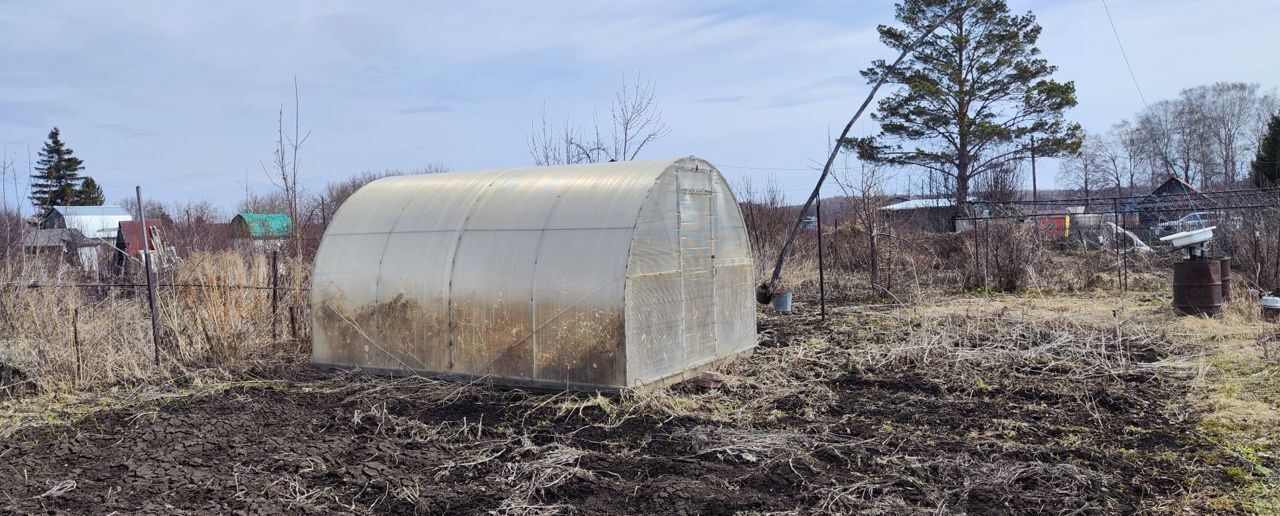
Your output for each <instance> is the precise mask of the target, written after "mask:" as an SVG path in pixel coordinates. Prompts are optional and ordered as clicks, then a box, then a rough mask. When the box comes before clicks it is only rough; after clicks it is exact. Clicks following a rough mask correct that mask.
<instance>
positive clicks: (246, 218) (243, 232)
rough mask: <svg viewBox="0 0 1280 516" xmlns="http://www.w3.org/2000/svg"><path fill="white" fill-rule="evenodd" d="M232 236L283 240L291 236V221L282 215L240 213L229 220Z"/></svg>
mask: <svg viewBox="0 0 1280 516" xmlns="http://www.w3.org/2000/svg"><path fill="white" fill-rule="evenodd" d="M231 231H232V233H233V236H236V237H240V238H245V237H247V238H285V237H287V236H289V235H292V234H293V219H291V218H289V216H288V215H286V214H284V213H240V214H237V215H236V216H235V218H233V219H231Z"/></svg>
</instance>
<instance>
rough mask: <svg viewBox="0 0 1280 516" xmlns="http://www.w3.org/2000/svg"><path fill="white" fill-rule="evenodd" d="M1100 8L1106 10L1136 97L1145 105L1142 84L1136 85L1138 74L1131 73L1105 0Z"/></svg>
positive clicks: (1126, 54)
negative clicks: (1136, 92) (1135, 90)
mask: <svg viewBox="0 0 1280 516" xmlns="http://www.w3.org/2000/svg"><path fill="white" fill-rule="evenodd" d="M1102 10H1104V11H1106V12H1107V22H1108V23H1110V24H1111V33H1112V34H1114V35H1115V37H1116V46H1118V47H1120V57H1123V58H1124V66H1125V68H1128V69H1129V78H1130V79H1133V87H1134V88H1135V89H1137V90H1138V99H1139V100H1141V101H1142V106H1143V107H1146V106H1147V98H1146V97H1145V96H1143V94H1142V86H1139V85H1138V76H1137V74H1135V73H1133V65H1131V64H1129V54H1128V53H1127V52H1125V51H1124V43H1121V42H1120V31H1119V30H1116V21H1115V20H1114V19H1112V18H1111V8H1110V7H1107V0H1102Z"/></svg>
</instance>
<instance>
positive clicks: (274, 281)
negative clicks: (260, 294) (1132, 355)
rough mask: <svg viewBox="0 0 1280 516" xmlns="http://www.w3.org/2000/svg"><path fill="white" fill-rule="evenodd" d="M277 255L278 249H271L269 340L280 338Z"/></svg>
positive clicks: (278, 253)
mask: <svg viewBox="0 0 1280 516" xmlns="http://www.w3.org/2000/svg"><path fill="white" fill-rule="evenodd" d="M279 255H280V251H271V340H278V339H279V338H280V331H279V330H280V328H279V326H278V324H277V320H278V319H279V317H278V315H279V313H280V289H279V279H278V278H279V277H280V270H279V269H278V268H277V267H279Z"/></svg>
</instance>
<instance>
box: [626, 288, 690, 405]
mask: <svg viewBox="0 0 1280 516" xmlns="http://www.w3.org/2000/svg"><path fill="white" fill-rule="evenodd" d="M682 289H683V287H682V281H681V274H680V271H678V270H677V271H671V272H667V273H654V274H645V275H641V276H632V277H629V278H627V311H626V314H627V383H628V384H629V385H633V386H634V385H641V384H645V383H649V382H652V381H654V380H659V379H662V378H664V377H666V376H670V375H672V374H676V373H679V372H680V371H683V370H684V368H685V350H684V331H683V329H684V327H683V324H682V321H683V317H684V311H683V300H684V293H683V291H682Z"/></svg>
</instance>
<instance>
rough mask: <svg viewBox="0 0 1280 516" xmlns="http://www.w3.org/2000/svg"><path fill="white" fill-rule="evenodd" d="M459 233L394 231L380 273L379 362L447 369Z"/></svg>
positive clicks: (418, 368) (416, 368)
mask: <svg viewBox="0 0 1280 516" xmlns="http://www.w3.org/2000/svg"><path fill="white" fill-rule="evenodd" d="M457 244H458V234H457V233H456V232H444V231H439V232H413V233H394V234H392V237H391V239H390V240H389V241H388V242H387V245H386V251H385V253H384V254H383V256H382V263H381V266H382V272H381V274H380V276H379V277H378V304H377V311H378V325H377V330H378V331H377V333H376V336H375V340H376V341H377V342H378V343H379V345H380V346H381V347H382V349H383V350H384V351H385V352H386V354H385V355H384V356H383V358H384V360H382V361H380V362H379V365H378V367H384V368H391V369H408V370H413V371H421V372H433V373H444V372H448V371H449V327H448V301H447V299H446V297H445V293H446V289H447V288H448V286H449V271H450V267H451V266H452V264H453V249H454V247H455V246H456V245H457Z"/></svg>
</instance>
